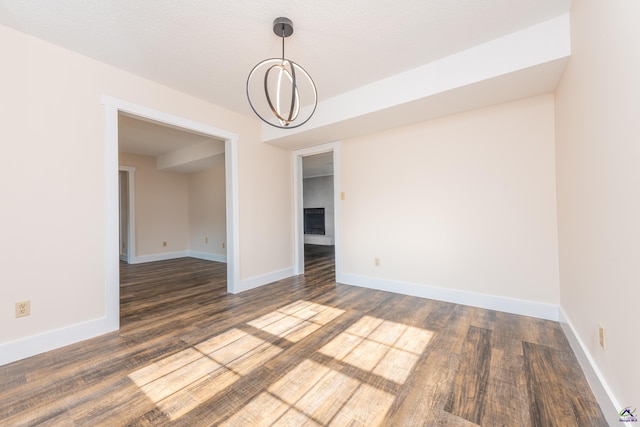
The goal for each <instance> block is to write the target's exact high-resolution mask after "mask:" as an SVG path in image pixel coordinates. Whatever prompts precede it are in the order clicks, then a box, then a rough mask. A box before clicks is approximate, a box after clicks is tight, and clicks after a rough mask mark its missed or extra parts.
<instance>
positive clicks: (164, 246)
mask: <svg viewBox="0 0 640 427" xmlns="http://www.w3.org/2000/svg"><path fill="white" fill-rule="evenodd" d="M162 247H163V248H166V247H167V241H166V240H165V241H164V242H162Z"/></svg>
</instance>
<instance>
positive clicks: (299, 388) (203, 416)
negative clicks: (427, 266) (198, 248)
mask: <svg viewBox="0 0 640 427" xmlns="http://www.w3.org/2000/svg"><path fill="white" fill-rule="evenodd" d="M334 263H335V258H334V253H333V247H324V246H314V245H306V246H305V274H304V275H300V276H295V277H290V278H287V279H284V280H281V281H278V282H276V283H273V284H271V285H268V286H264V287H261V288H256V289H253V290H250V291H247V292H243V293H241V294H237V295H232V294H227V293H226V266H225V264H222V263H216V262H211V261H203V260H197V259H192V258H181V259H175V260H167V261H159V262H153V263H146V264H137V265H126V264H124V263H123V264H121V294H120V296H121V306H120V312H121V329H120V330H119V331H117V332H114V333H110V334H106V335H103V336H100V337H97V338H94V339H91V340H86V341H83V342H80V343H76V344H73V345H70V346H67V347H64V348H60V349H57V350H54V351H51V352H48V353H44V354H41V355H38V356H34V357H31V358H28V359H25V360H21V361H18V362H14V363H12V364H9V365H5V366H1V367H0V426H2V427H4V426H11V427H13V426H23V425H24V426H31V425H39V426H40V425H43V426H67V425H83V426H84V425H91V426H109V427H112V426H121V425H127V426H164V425H172V426H189V427H193V426H210V425H223V424H225V425H242V426H247V425H251V426H253V425H270V426H271V425H274V426H279V425H296V426H297V425H317V426H328V425H340V426H341V425H366V426H375V425H382V426H419V425H426V426H460V427H471V426H475V425H480V426H496V425H520V426H530V425H536V426H537V425H580V426H583V425H589V426H592V425H593V426H600V425H606V423H605V421H604V418H603V416H602V412H601V411H600V408H599V407H598V405H597V403H596V401H595V398H594V397H593V394H592V393H591V390H590V389H589V386H588V384H587V383H586V380H585V379H584V375H583V374H582V372H581V371H580V368H579V365H578V363H577V360H576V359H575V356H574V355H573V353H571V350H570V347H569V345H568V342H567V340H566V337H565V336H564V333H563V332H562V329H561V328H560V326H559V324H558V323H557V322H550V321H545V320H540V319H533V318H528V317H523V316H516V315H512V314H507V313H501V312H495V311H491V310H482V309H479V308H474V307H468V306H462V305H456V304H451V303H446V302H441V301H433V300H426V299H422V298H416V297H410V296H406V295H399V294H393V293H388V292H383V291H376V290H371V289H367V288H362V287H353V286H347V285H343V284H339V283H336V282H335V271H334ZM559 401H560V402H562V403H557V402H559ZM563 423H564V424H563Z"/></svg>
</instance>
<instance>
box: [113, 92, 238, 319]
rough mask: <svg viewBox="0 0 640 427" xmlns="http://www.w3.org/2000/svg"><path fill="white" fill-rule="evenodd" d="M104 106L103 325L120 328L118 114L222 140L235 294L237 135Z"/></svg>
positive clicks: (119, 103)
mask: <svg viewBox="0 0 640 427" xmlns="http://www.w3.org/2000/svg"><path fill="white" fill-rule="evenodd" d="M102 103H103V104H104V106H105V114H106V129H105V175H106V178H105V181H106V213H105V215H106V230H105V233H106V235H105V240H106V250H105V252H106V259H105V263H106V277H105V293H106V307H105V311H106V323H107V325H108V328H109V329H110V330H116V329H118V328H119V326H120V289H119V287H120V279H119V258H120V257H119V252H120V251H119V248H118V246H119V244H118V230H119V228H118V227H119V224H118V218H119V215H118V170H119V166H118V113H119V112H123V113H127V114H131V115H133V116H136V117H140V118H144V119H148V120H153V121H156V122H159V123H163V124H166V125H169V126H173V127H178V128H182V129H186V130H190V131H194V132H198V133H201V134H204V135H208V136H211V137H214V138H217V139H222V140H224V141H225V169H226V171H225V181H226V217H227V291H228V292H230V293H235V288H236V286H237V284H238V283H239V281H240V280H239V279H240V265H239V253H240V252H239V238H238V236H239V232H238V230H239V228H238V148H237V143H238V135H236V134H234V133H231V132H228V131H225V130H222V129H218V128H215V127H213V126H209V125H206V124H203V123H199V122H195V121H193V120H190V119H186V118H183V117H179V116H175V115H172V114H168V113H165V112H162V111H158V110H154V109H151V108H149V107H145V106H141V105H137V104H133V103H131V102H128V101H124V100H121V99H117V98H113V97H110V96H107V95H104V96H103V97H102Z"/></svg>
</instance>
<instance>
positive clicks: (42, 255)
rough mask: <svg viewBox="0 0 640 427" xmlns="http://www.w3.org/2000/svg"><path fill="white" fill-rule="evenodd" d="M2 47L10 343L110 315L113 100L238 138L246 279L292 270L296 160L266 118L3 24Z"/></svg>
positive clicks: (0, 313)
mask: <svg viewBox="0 0 640 427" xmlns="http://www.w3.org/2000/svg"><path fill="white" fill-rule="evenodd" d="M0 50H1V51H2V52H3V65H2V67H0V93H2V96H1V97H0V114H2V126H0V141H2V149H3V158H6V159H11V161H10V162H4V164H3V167H2V168H0V198H1V199H2V203H3V207H4V208H3V209H0V224H2V239H3V243H2V244H3V247H4V248H6V249H5V250H4V251H3V260H2V268H0V344H1V343H5V342H9V341H13V340H17V339H19V338H25V337H30V336H34V335H36V334H40V333H44V332H48V331H51V330H54V329H59V328H64V327H67V326H72V325H78V324H81V323H82V322H85V321H89V320H93V319H98V318H101V317H103V316H105V274H106V271H105V249H104V248H105V229H106V218H105V210H106V207H105V203H106V190H105V186H106V182H105V170H104V165H105V146H104V142H105V109H104V107H103V105H102V104H101V98H102V95H104V94H106V95H110V96H112V97H115V98H119V99H123V100H127V101H129V102H132V103H135V104H139V105H143V106H146V107H148V108H152V109H155V110H159V111H163V112H166V113H169V114H174V115H176V116H180V117H185V118H187V119H190V120H194V121H197V122H200V123H204V124H207V125H210V126H214V127H216V128H219V129H224V130H226V131H228V132H233V133H235V134H238V135H239V141H238V162H239V164H238V174H239V183H238V192H239V227H240V229H241V230H242V231H241V233H240V236H239V239H240V248H239V250H240V254H239V258H240V259H239V262H240V276H241V279H244V278H247V277H253V276H257V275H264V274H267V273H270V272H272V271H278V270H282V269H286V268H290V267H291V265H292V264H293V261H292V260H293V254H292V246H293V245H292V239H293V237H292V230H291V215H292V195H291V192H292V190H291V179H292V178H291V175H292V166H291V160H290V154H289V153H287V152H285V151H283V150H281V149H278V148H273V147H271V146H269V145H266V144H262V143H260V142H259V132H260V127H259V121H258V120H257V119H254V118H253V117H245V116H242V115H239V114H236V113H233V112H230V111H228V110H225V109H222V108H220V107H217V106H215V105H212V104H210V103H207V102H204V101H202V100H199V99H197V98H195V97H192V96H188V95H185V94H183V93H180V92H177V91H175V90H172V89H169V88H167V87H164V86H162V85H159V84H156V83H153V82H151V81H148V80H145V79H142V78H140V77H137V76H135V75H132V74H129V73H126V72H123V71H121V70H118V69H116V68H114V67H110V66H107V65H105V64H102V63H100V62H97V61H94V60H92V59H89V58H86V57H83V56H81V55H78V54H75V53H72V52H70V51H67V50H65V49H61V48H59V47H57V46H54V45H51V44H49V43H45V42H42V41H40V40H37V39H35V38H32V37H29V36H26V35H24V34H22V33H19V32H16V31H14V30H11V29H8V28H6V27H2V26H0ZM239 96H241V95H239ZM258 207H261V208H262V209H264V212H265V213H266V214H264V215H260V216H259V217H257V216H256V215H255V212H257V208H258ZM27 299H28V300H31V312H32V314H31V316H29V317H26V318H21V319H16V318H15V317H14V303H15V302H17V301H22V300H27ZM78 301H82V304H78Z"/></svg>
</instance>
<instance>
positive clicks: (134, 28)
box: [0, 0, 571, 114]
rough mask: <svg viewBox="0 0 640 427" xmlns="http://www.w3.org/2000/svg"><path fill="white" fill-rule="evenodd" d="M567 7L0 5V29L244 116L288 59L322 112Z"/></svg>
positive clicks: (429, 3)
mask: <svg viewBox="0 0 640 427" xmlns="http://www.w3.org/2000/svg"><path fill="white" fill-rule="evenodd" d="M570 3H571V1H570V0H482V1H478V0H401V1H390V0H349V1H345V0H340V1H337V0H324V1H294V0H269V1H264V0H238V1H233V2H232V1H215V0H154V1H151V0H37V1H34V0H0V24H3V25H7V26H10V27H13V28H15V29H17V30H20V31H22V32H25V33H29V34H32V35H34V36H36V37H39V38H42V39H45V40H48V41H50V42H53V43H55V44H58V45H61V46H63V47H66V48H68V49H71V50H74V51H77V52H79V53H82V54H84V55H87V56H90V57H93V58H96V59H98V60H100V61H103V62H106V63H109V64H112V65H115V66H116V67H119V68H122V69H124V70H127V71H130V72H133V73H135V74H138V75H140V76H143V77H146V78H149V79H151V80H155V81H157V82H160V83H162V84H165V85H167V86H170V87H173V88H176V89H178V90H181V91H183V92H186V93H189V94H192V95H194V96H197V97H199V98H202V99H205V100H208V101H210V102H213V103H215V104H218V105H220V106H223V107H226V108H229V109H231V110H235V111H238V112H241V113H245V114H251V111H250V109H249V106H248V103H247V101H246V99H245V95H244V85H245V81H246V77H247V74H248V73H249V71H250V70H251V68H252V67H253V66H254V65H255V64H256V63H257V62H259V61H261V60H262V59H265V58H268V57H274V56H279V55H280V47H281V45H280V43H281V42H280V40H279V39H278V38H277V37H276V36H275V35H274V34H273V32H272V29H271V27H272V21H273V19H274V18H276V17H278V16H286V17H289V18H290V19H292V20H293V23H294V34H293V36H292V37H289V38H288V39H287V41H286V51H287V57H289V58H291V59H292V60H294V61H296V62H298V63H300V64H301V65H303V66H304V67H305V68H306V69H307V71H309V73H310V74H311V75H312V77H313V78H314V80H315V82H316V84H317V86H318V94H319V98H320V100H321V101H322V100H323V99H327V98H330V97H333V96H335V95H338V94H341V93H344V92H346V91H349V90H351V89H354V88H356V87H360V86H362V85H365V84H367V83H371V82H374V81H378V80H380V79H382V78H385V77H389V76H392V75H396V74H398V73H400V72H402V71H405V70H409V69H412V68H415V67H417V66H420V65H423V64H426V63H428V62H431V61H433V60H436V59H438V58H441V57H445V56H448V55H450V54H452V53H455V52H458V51H462V50H464V49H468V48H470V47H473V46H476V45H479V44H481V43H484V42H486V41H489V40H492V39H494V38H497V37H499V36H503V35H506V34H509V33H512V32H514V31H517V30H519V29H521V28H524V27H528V26H530V25H533V24H536V23H538V22H541V21H544V20H547V19H550V18H552V17H555V16H559V15H562V14H564V13H567V12H568V10H569V7H570Z"/></svg>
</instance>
